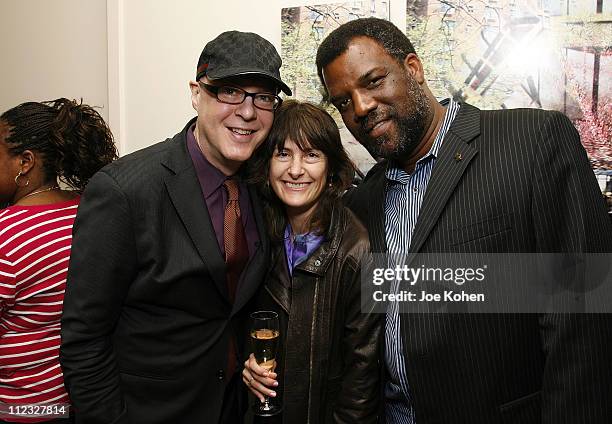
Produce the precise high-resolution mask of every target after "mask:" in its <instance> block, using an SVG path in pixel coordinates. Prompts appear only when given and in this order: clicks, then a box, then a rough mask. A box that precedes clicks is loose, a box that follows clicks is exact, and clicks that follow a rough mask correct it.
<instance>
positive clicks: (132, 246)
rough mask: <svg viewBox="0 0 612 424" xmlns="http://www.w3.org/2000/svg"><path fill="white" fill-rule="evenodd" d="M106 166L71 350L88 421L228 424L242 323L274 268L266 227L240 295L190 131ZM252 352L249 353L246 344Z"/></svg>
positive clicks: (87, 213) (72, 316) (70, 333)
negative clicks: (228, 272)
mask: <svg viewBox="0 0 612 424" xmlns="http://www.w3.org/2000/svg"><path fill="white" fill-rule="evenodd" d="M193 122H194V121H191V122H189V123H188V124H187V126H186V127H185V129H184V130H183V131H182V132H181V133H179V134H177V135H176V136H175V137H174V138H172V139H168V140H166V141H164V142H161V143H158V144H156V145H154V146H151V147H149V148H146V149H143V150H141V151H139V152H136V153H134V154H131V155H128V156H126V157H124V158H121V159H119V160H118V161H116V162H115V163H113V164H111V165H109V166H107V167H105V168H104V169H103V170H102V171H101V172H99V173H97V174H96V175H95V176H94V177H93V178H92V179H91V181H90V182H89V184H88V186H87V189H86V190H85V193H84V196H83V199H82V201H81V204H80V207H79V210H78V214H77V218H76V223H75V228H74V239H73V246H72V257H71V260H70V269H69V273H68V282H67V289H66V298H65V303H64V315H63V318H62V346H61V355H60V360H61V364H62V367H63V370H64V377H65V380H66V385H67V388H68V391H69V394H70V398H71V399H72V401H73V403H74V406H75V408H76V409H77V411H76V416H77V419H78V422H79V423H84V424H96V423H130V424H156V423H159V424H169V423H185V424H193V423H217V422H218V420H219V414H220V409H221V405H222V403H223V395H224V391H225V387H226V385H227V383H228V376H226V375H225V370H226V367H227V362H228V360H227V358H228V346H229V340H230V337H231V335H232V333H235V334H236V336H237V337H238V340H239V345H242V343H243V341H244V339H245V338H246V334H245V333H246V328H245V326H244V321H245V319H246V316H245V315H246V312H245V311H246V309H247V308H245V305H247V303H248V302H249V301H250V299H251V298H252V296H253V294H254V293H255V291H256V289H257V287H258V286H259V284H260V282H261V280H262V278H263V275H264V273H265V270H266V267H267V262H268V259H267V258H268V256H269V246H268V240H267V237H266V233H265V231H264V225H263V220H262V216H261V214H260V211H261V207H260V205H259V204H258V198H257V197H256V195H255V194H254V193H253V192H252V191H251V201H252V206H253V210H254V215H255V220H256V223H257V228H258V230H259V235H260V243H259V244H258V247H257V250H256V252H255V253H254V255H252V258H251V260H250V262H249V264H248V265H247V268H246V270H245V271H244V272H243V274H242V279H241V281H240V283H239V287H238V292H237V296H236V301H235V303H234V304H233V305H232V304H231V303H230V302H229V300H228V294H227V286H226V279H225V262H224V260H223V258H222V256H221V253H220V251H219V247H218V243H217V239H216V237H215V233H214V230H213V227H212V223H211V222H210V218H209V215H208V211H207V208H206V204H205V202H204V199H203V197H202V191H201V188H200V185H199V182H198V179H197V177H196V172H195V169H194V166H193V164H192V161H191V158H190V156H189V153H188V151H187V147H186V138H185V136H186V131H187V129H188V128H189V127H190V125H191V124H192V123H193ZM239 357H240V358H241V357H242V356H241V353H240V352H239Z"/></svg>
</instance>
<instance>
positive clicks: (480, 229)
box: [317, 18, 612, 424]
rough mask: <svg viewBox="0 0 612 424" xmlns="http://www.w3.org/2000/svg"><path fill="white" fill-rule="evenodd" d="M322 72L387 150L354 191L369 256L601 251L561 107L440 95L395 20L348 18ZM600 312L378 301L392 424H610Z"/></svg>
mask: <svg viewBox="0 0 612 424" xmlns="http://www.w3.org/2000/svg"><path fill="white" fill-rule="evenodd" d="M317 69H318V72H319V77H320V78H321V81H322V82H323V84H324V86H325V88H326V90H327V93H328V95H329V100H330V101H331V103H332V104H334V106H335V107H336V108H337V109H338V110H339V111H340V113H341V115H342V119H343V121H344V123H345V124H346V126H347V128H348V129H349V130H350V131H351V133H352V134H353V135H354V136H355V138H356V139H357V140H359V141H360V142H361V143H362V144H363V145H364V146H365V147H366V148H367V149H368V150H369V151H370V152H371V153H372V154H373V155H374V156H375V157H380V158H384V159H385V160H383V161H381V162H380V163H379V164H378V165H376V166H375V167H374V168H373V169H372V170H371V171H370V172H369V174H368V176H367V177H366V179H365V181H364V182H363V183H362V185H361V186H359V187H358V188H357V189H355V190H354V191H353V192H351V193H349V195H348V196H347V204H348V205H349V207H350V208H352V209H353V211H354V212H355V213H356V214H357V215H358V216H359V217H360V218H361V219H362V221H363V222H364V223H365V224H366V226H367V227H368V230H369V233H370V239H371V245H372V249H373V250H374V251H375V252H391V253H395V252H398V253H402V252H404V253H405V252H409V253H427V252H467V253H521V252H524V253H527V252H611V251H612V232H611V231H612V230H611V228H610V224H609V222H608V220H607V218H606V216H605V211H604V207H603V204H602V202H601V195H600V193H599V190H598V187H597V184H596V181H595V178H594V176H593V173H592V171H591V169H590V167H589V163H588V160H587V157H586V154H585V152H584V149H583V148H582V146H581V144H580V140H579V136H578V134H577V132H576V130H575V129H574V127H573V126H572V124H571V123H570V122H569V120H568V119H567V118H566V117H565V116H564V115H562V114H561V113H558V112H547V111H541V110H511V111H481V110H479V109H477V108H475V107H473V106H471V105H469V104H459V103H456V102H454V101H452V100H451V101H446V102H442V103H438V102H437V101H436V100H435V98H434V96H433V95H432V93H431V91H430V90H429V89H428V87H427V84H426V81H425V76H424V73H423V66H422V64H421V62H420V60H419V58H418V56H417V55H416V54H415V52H414V48H413V47H412V45H411V43H410V41H409V40H408V39H407V38H406V36H405V35H404V34H403V33H402V32H401V31H400V30H398V29H397V28H396V27H395V26H393V25H392V24H391V23H389V22H387V21H384V20H379V19H374V18H368V19H359V20H356V21H352V22H349V23H347V24H345V25H343V26H341V27H339V28H338V29H336V30H335V31H334V32H332V33H331V34H330V35H329V36H328V38H326V39H325V40H324V41H323V43H322V44H321V46H320V47H319V50H318V52H317ZM610 323H611V320H610V318H609V317H608V316H605V315H598V316H596V315H588V314H582V315H570V314H529V315H528V314H514V315H502V314H488V315H484V314H482V315H468V314H462V315H458V314H418V315H416V314H400V313H399V311H398V308H397V306H394V305H391V306H390V307H389V309H388V310H387V320H386V337H385V363H386V367H385V368H386V376H387V378H386V383H385V387H384V391H385V399H386V402H385V415H386V418H387V422H390V423H417V424H425V423H427V424H429V423H472V424H473V423H483V424H485V423H486V424H491V423H551V424H552V423H555V424H557V423H602V424H603V423H610V422H612V406H611V405H612V402H611V401H610V400H611V399H612V391H611V387H612V384H611V383H612V372H611V371H610V370H611V369H612V368H611V367H610V363H609V361H610V359H612V342H611V341H610V339H611V337H610V334H612V333H611V329H612V327H611V325H610Z"/></svg>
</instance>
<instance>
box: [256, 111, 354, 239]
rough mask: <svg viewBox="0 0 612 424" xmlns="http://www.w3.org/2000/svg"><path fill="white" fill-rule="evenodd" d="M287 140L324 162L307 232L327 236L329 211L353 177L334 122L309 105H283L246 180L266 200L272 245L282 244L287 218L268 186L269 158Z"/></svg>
mask: <svg viewBox="0 0 612 424" xmlns="http://www.w3.org/2000/svg"><path fill="white" fill-rule="evenodd" d="M286 140H291V141H293V142H294V143H295V144H296V145H297V146H298V147H299V148H300V149H301V150H307V149H309V148H312V149H316V150H320V151H321V152H323V154H324V155H325V156H326V158H327V167H328V169H327V174H328V176H327V182H326V185H325V190H324V191H323V193H322V194H321V197H320V199H319V203H318V205H317V207H316V209H315V211H314V212H313V215H312V216H311V217H310V225H309V231H313V232H316V233H318V234H325V233H327V231H328V230H329V223H330V220H331V214H332V210H333V209H334V207H335V205H336V204H337V203H339V202H340V197H341V195H342V194H343V193H344V191H345V190H346V189H347V188H348V186H349V185H350V183H351V181H352V179H353V176H354V173H355V167H354V165H353V163H352V162H351V160H350V159H349V157H348V155H347V154H346V151H345V150H344V147H342V142H341V140H340V132H339V131H338V126H337V125H336V122H335V121H334V119H333V118H332V117H331V116H330V115H329V114H328V113H327V112H326V111H325V110H323V109H321V108H320V107H318V106H315V105H313V104H311V103H306V102H299V101H296V100H286V101H284V102H283V104H282V105H281V106H280V107H279V108H278V109H277V111H276V114H275V116H274V125H273V126H272V130H271V131H270V134H269V135H268V138H267V139H266V141H265V142H264V143H263V144H262V145H261V146H260V147H259V148H258V150H257V151H256V152H255V154H254V156H253V159H252V160H251V161H250V163H249V175H250V178H249V179H250V181H251V182H254V183H255V184H256V185H257V187H258V189H259V191H260V193H261V194H262V197H263V198H264V200H265V204H266V205H265V208H264V211H265V215H266V222H267V223H268V228H269V232H270V236H271V238H272V240H273V241H275V242H279V241H282V240H283V237H284V231H285V227H286V225H287V215H286V212H285V206H284V204H283V203H282V202H281V201H280V199H279V198H278V197H277V196H276V194H275V193H274V191H273V190H272V188H271V187H270V185H269V183H268V174H269V170H270V160H271V159H272V156H273V155H274V153H275V152H276V151H277V150H279V149H282V148H284V146H285V141H286Z"/></svg>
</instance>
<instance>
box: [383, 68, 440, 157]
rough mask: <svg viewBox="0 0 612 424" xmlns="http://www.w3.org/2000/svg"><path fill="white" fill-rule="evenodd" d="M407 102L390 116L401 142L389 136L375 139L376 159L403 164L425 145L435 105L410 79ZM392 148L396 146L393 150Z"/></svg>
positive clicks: (394, 108)
mask: <svg viewBox="0 0 612 424" xmlns="http://www.w3.org/2000/svg"><path fill="white" fill-rule="evenodd" d="M406 99H407V100H406V101H405V102H404V104H398V105H397V106H392V107H390V110H389V117H390V119H392V120H393V122H395V125H396V128H397V135H396V137H397V140H391V139H390V137H391V135H389V134H383V135H382V136H380V137H378V138H377V139H376V140H374V143H372V149H371V153H372V154H373V155H374V156H375V157H377V158H386V159H389V160H395V161H400V162H401V161H403V160H406V159H407V158H409V157H410V155H412V154H413V153H414V151H415V149H416V148H417V146H418V145H419V144H420V143H421V140H422V138H423V135H424V134H425V129H426V127H427V124H428V123H429V122H430V121H431V119H430V118H431V114H432V106H431V104H430V103H429V99H428V98H427V95H426V94H425V92H424V91H423V89H422V88H421V86H420V85H419V84H418V83H417V82H416V81H415V80H414V79H413V78H408V81H407V87H406ZM408 99H410V100H408ZM394 141H395V142H394ZM388 146H393V147H392V148H391V149H390V148H389V147H388Z"/></svg>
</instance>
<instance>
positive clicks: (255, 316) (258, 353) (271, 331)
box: [251, 311, 282, 417]
mask: <svg viewBox="0 0 612 424" xmlns="http://www.w3.org/2000/svg"><path fill="white" fill-rule="evenodd" d="M278 336H279V326H278V314H277V313H276V312H272V311H257V312H253V313H252V314H251V341H252V342H253V349H254V352H253V354H254V356H255V360H256V361H257V363H258V364H259V366H261V367H263V368H266V369H267V370H272V368H273V367H274V358H275V357H276V349H277V347H278ZM281 410H282V407H281V406H279V405H277V404H276V403H274V402H272V400H271V399H270V398H269V397H268V396H265V401H264V402H263V403H261V402H257V403H256V404H255V405H253V414H254V415H256V416H259V417H270V416H273V415H276V414H278V413H279V412H281Z"/></svg>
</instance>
